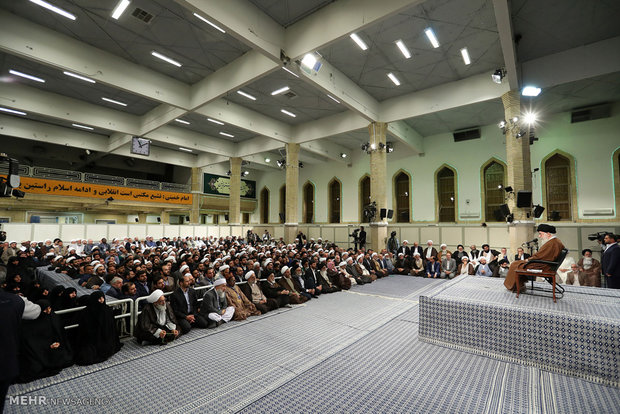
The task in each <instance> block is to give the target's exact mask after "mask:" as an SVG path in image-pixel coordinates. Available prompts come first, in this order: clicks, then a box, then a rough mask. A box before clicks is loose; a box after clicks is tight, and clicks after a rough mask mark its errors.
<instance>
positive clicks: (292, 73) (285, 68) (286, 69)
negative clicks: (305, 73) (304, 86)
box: [282, 66, 299, 78]
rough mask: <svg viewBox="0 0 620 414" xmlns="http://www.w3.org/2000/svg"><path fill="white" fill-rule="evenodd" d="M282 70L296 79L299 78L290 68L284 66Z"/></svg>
mask: <svg viewBox="0 0 620 414" xmlns="http://www.w3.org/2000/svg"><path fill="white" fill-rule="evenodd" d="M282 69H284V70H285V71H287V72H288V73H290V74H291V75H293V76H295V77H296V78H298V77H299V75H298V74H296V73H295V72H293V71H292V70H290V69H289V68H287V67H285V66H282Z"/></svg>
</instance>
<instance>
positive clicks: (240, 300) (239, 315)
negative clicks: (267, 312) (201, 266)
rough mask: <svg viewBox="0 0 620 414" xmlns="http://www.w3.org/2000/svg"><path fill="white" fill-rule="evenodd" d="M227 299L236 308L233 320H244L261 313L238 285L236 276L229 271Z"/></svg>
mask: <svg viewBox="0 0 620 414" xmlns="http://www.w3.org/2000/svg"><path fill="white" fill-rule="evenodd" d="M226 301H227V302H228V304H229V305H230V306H233V307H234V308H235V314H234V316H233V320H235V321H243V320H246V319H247V318H248V316H256V315H260V314H261V313H260V311H259V310H258V309H256V306H254V304H253V303H252V302H250V300H249V299H248V298H247V297H246V296H245V294H244V293H243V292H242V291H241V289H239V286H237V285H236V282H235V276H234V275H232V274H230V273H228V277H227V278H226Z"/></svg>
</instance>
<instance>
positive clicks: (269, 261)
mask: <svg viewBox="0 0 620 414" xmlns="http://www.w3.org/2000/svg"><path fill="white" fill-rule="evenodd" d="M271 262H273V260H271V259H267V260H265V266H267V265H268V264H269V263H271Z"/></svg>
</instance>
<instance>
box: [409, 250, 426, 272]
mask: <svg viewBox="0 0 620 414" xmlns="http://www.w3.org/2000/svg"><path fill="white" fill-rule="evenodd" d="M424 271H425V268H424V260H422V256H421V255H420V253H418V252H415V253H414V254H413V260H412V261H411V270H410V271H409V274H410V275H411V276H421V277H424Z"/></svg>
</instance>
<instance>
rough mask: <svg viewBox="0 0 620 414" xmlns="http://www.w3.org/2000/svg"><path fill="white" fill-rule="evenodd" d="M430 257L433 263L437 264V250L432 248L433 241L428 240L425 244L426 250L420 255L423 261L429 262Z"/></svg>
mask: <svg viewBox="0 0 620 414" xmlns="http://www.w3.org/2000/svg"><path fill="white" fill-rule="evenodd" d="M431 256H432V257H434V258H435V262H437V249H435V248H434V247H433V241H432V240H429V241H427V242H426V249H424V252H423V253H422V258H423V259H424V260H429V259H430V258H431ZM437 264H439V263H437Z"/></svg>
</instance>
